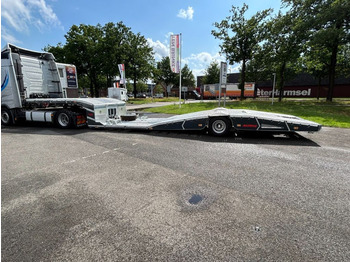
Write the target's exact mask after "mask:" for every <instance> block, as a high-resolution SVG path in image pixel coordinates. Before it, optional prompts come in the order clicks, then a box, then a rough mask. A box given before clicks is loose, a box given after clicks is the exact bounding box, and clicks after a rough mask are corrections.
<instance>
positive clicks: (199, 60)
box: [182, 52, 226, 77]
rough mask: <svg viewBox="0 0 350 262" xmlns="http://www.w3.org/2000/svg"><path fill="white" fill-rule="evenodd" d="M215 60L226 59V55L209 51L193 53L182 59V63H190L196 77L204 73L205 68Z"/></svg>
mask: <svg viewBox="0 0 350 262" xmlns="http://www.w3.org/2000/svg"><path fill="white" fill-rule="evenodd" d="M214 61H217V62H221V61H226V59H225V57H223V56H221V55H220V54H219V53H216V54H210V53H208V52H201V53H198V54H191V55H190V56H189V57H185V58H183V59H182V64H188V66H189V67H190V69H191V70H192V72H193V74H194V76H195V77H197V76H200V75H204V74H205V69H207V67H208V66H209V65H210V64H211V63H212V62H214Z"/></svg>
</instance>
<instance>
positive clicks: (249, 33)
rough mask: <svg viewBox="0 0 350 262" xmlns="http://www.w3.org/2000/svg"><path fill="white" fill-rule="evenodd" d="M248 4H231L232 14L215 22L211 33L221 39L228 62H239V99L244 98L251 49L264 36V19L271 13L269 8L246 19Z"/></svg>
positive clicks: (222, 48) (222, 49)
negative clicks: (239, 5)
mask: <svg viewBox="0 0 350 262" xmlns="http://www.w3.org/2000/svg"><path fill="white" fill-rule="evenodd" d="M247 10H248V6H247V5H246V4H243V7H242V8H239V7H235V6H233V7H232V9H231V12H232V15H231V16H229V17H227V18H226V19H225V20H222V21H221V22H220V23H217V22H216V23H215V24H214V26H215V27H216V28H217V30H216V31H215V30H213V31H212V34H213V35H214V37H215V38H218V39H220V40H222V41H223V43H222V44H221V45H220V48H221V51H222V52H223V53H224V54H226V58H227V60H228V61H229V62H230V64H234V63H241V64H242V69H241V79H240V88H241V99H244V83H245V80H246V79H245V75H246V64H247V62H248V61H249V60H251V59H252V55H253V51H254V49H255V48H256V47H257V45H258V44H259V42H260V41H262V39H263V37H264V32H265V31H264V21H265V19H266V17H267V16H268V15H269V14H270V13H271V9H267V10H263V11H261V12H257V13H256V14H255V15H254V16H252V17H251V18H249V19H247V18H246V11H247Z"/></svg>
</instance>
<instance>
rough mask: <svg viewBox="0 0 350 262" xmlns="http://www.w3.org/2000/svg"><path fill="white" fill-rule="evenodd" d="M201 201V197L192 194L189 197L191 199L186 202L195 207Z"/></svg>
mask: <svg viewBox="0 0 350 262" xmlns="http://www.w3.org/2000/svg"><path fill="white" fill-rule="evenodd" d="M202 200H203V197H202V196H201V195H197V194H194V195H192V196H191V198H190V199H189V200H188V202H189V203H190V204H191V205H197V204H198V203H199V202H201V201H202Z"/></svg>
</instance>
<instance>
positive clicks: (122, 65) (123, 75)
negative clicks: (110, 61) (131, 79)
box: [118, 64, 125, 84]
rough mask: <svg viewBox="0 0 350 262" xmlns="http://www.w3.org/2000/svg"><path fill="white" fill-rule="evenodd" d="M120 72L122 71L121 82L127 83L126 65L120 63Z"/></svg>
mask: <svg viewBox="0 0 350 262" xmlns="http://www.w3.org/2000/svg"><path fill="white" fill-rule="evenodd" d="M118 68H119V73H120V83H121V84H125V67H124V64H118Z"/></svg>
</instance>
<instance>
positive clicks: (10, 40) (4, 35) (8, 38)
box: [1, 26, 22, 44]
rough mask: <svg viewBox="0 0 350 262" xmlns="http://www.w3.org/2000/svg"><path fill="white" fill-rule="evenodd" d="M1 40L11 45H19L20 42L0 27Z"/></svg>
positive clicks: (4, 28)
mask: <svg viewBox="0 0 350 262" xmlns="http://www.w3.org/2000/svg"><path fill="white" fill-rule="evenodd" d="M1 38H2V39H4V40H5V41H6V42H7V43H11V44H21V43H22V42H21V41H19V40H18V39H16V37H14V36H13V35H12V34H11V33H9V32H8V30H7V29H6V27H4V26H2V27H1Z"/></svg>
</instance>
